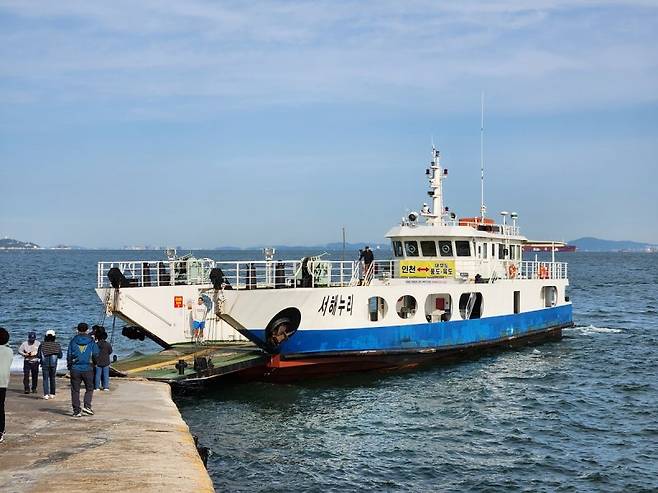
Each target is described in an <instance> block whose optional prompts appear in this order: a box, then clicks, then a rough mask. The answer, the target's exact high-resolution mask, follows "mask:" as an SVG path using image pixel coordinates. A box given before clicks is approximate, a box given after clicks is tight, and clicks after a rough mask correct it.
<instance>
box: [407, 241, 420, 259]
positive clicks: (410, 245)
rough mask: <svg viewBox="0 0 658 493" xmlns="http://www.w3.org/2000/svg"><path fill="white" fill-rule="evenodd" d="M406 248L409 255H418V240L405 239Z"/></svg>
mask: <svg viewBox="0 0 658 493" xmlns="http://www.w3.org/2000/svg"><path fill="white" fill-rule="evenodd" d="M404 250H405V252H406V253H407V257H418V242H417V241H405V242H404Z"/></svg>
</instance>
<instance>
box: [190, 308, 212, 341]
mask: <svg viewBox="0 0 658 493" xmlns="http://www.w3.org/2000/svg"><path fill="white" fill-rule="evenodd" d="M190 310H192V328H193V329H194V342H197V343H198V342H203V329H205V328H206V317H207V316H208V307H207V306H206V304H205V303H204V302H203V298H201V297H199V299H198V300H197V304H196V305H194V306H190Z"/></svg>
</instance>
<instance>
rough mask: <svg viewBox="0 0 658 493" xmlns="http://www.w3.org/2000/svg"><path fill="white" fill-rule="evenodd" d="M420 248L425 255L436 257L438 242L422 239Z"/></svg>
mask: <svg viewBox="0 0 658 493" xmlns="http://www.w3.org/2000/svg"><path fill="white" fill-rule="evenodd" d="M420 250H421V251H422V252H423V257H436V242H434V241H421V242H420Z"/></svg>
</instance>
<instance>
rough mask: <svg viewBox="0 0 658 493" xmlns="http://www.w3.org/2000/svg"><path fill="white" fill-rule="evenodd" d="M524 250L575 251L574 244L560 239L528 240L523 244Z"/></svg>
mask: <svg viewBox="0 0 658 493" xmlns="http://www.w3.org/2000/svg"><path fill="white" fill-rule="evenodd" d="M523 251H524V252H575V251H576V245H568V244H566V243H564V242H562V241H529V242H527V243H525V244H524V245H523Z"/></svg>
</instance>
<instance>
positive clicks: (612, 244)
mask: <svg viewBox="0 0 658 493" xmlns="http://www.w3.org/2000/svg"><path fill="white" fill-rule="evenodd" d="M569 245H575V247H576V248H577V249H578V251H579V252H658V245H656V244H652V243H640V242H637V241H625V240H602V239H600V238H593V237H591V236H586V237H584V238H578V239H577V240H573V241H570V242H569Z"/></svg>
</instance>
